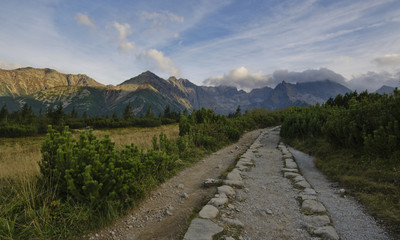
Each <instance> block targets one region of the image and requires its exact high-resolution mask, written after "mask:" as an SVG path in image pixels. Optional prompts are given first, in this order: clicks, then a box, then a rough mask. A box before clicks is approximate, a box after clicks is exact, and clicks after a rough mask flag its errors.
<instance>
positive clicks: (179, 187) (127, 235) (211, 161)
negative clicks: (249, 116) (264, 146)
mask: <svg viewBox="0 0 400 240" xmlns="http://www.w3.org/2000/svg"><path fill="white" fill-rule="evenodd" d="M260 132H261V130H256V131H252V132H248V133H246V134H245V135H244V136H243V137H242V138H241V139H240V140H239V141H238V142H237V143H235V144H232V145H230V146H228V147H225V148H223V149H221V150H219V151H218V152H215V153H213V154H211V155H209V156H207V157H205V158H204V159H202V160H201V161H199V162H198V163H196V164H195V165H193V166H191V167H189V168H186V169H184V170H182V171H181V172H179V173H178V174H177V175H176V176H174V177H172V178H171V179H169V180H168V181H166V182H165V183H163V184H162V185H161V186H159V187H158V188H156V189H154V191H153V192H152V193H151V194H150V196H149V197H148V198H147V199H144V200H143V201H142V202H141V203H140V204H139V205H138V206H137V207H136V208H134V209H132V210H131V211H130V212H129V213H128V214H127V216H125V217H122V218H120V219H118V220H117V221H116V222H115V223H114V224H113V225H112V226H109V227H106V228H105V229H103V230H100V231H98V232H95V233H92V234H89V235H86V236H83V237H82V239H93V240H94V239H96V240H106V239H107V240H109V239H121V240H136V239H140V240H147V239H149V240H150V239H156V240H175V239H179V236H180V234H181V233H182V232H184V231H185V228H186V227H187V222H188V219H189V217H190V216H191V214H192V212H193V209H194V208H195V207H201V206H202V204H204V203H203V201H204V199H205V198H208V197H211V196H212V195H213V194H214V193H215V191H216V187H211V188H204V187H203V180H204V179H206V178H218V177H219V176H220V175H221V174H222V172H223V171H225V169H227V168H228V167H229V166H230V165H232V164H233V163H234V162H235V159H236V157H237V155H240V154H242V153H243V152H245V151H246V150H247V149H248V148H249V147H250V145H251V144H252V143H253V142H254V140H255V139H256V138H257V137H258V136H259V134H260Z"/></svg>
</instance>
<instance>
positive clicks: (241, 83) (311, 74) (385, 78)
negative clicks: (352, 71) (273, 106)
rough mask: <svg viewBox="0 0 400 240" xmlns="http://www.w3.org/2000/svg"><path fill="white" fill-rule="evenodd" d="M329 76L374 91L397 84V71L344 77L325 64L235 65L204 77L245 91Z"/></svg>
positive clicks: (399, 75) (354, 87) (399, 74)
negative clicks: (298, 68) (253, 68)
mask: <svg viewBox="0 0 400 240" xmlns="http://www.w3.org/2000/svg"><path fill="white" fill-rule="evenodd" d="M324 80H330V81H334V82H337V83H340V84H342V85H344V86H346V87H348V88H350V89H352V90H357V91H364V90H368V91H370V92H373V91H376V90H377V89H379V88H380V87H382V85H387V86H391V87H397V86H399V85H400V72H395V73H390V72H380V73H376V72H368V73H365V74H361V75H357V76H353V77H352V78H351V79H346V78H344V77H343V76H342V75H340V74H338V73H335V72H334V71H332V70H330V69H327V68H320V69H308V70H305V71H302V72H294V71H288V70H276V71H274V72H273V73H272V74H271V75H266V74H264V73H262V72H261V71H260V72H255V73H252V72H250V71H249V70H248V69H247V68H246V67H243V66H242V67H239V68H235V69H232V70H230V71H229V73H227V74H224V75H222V76H215V77H211V78H208V79H206V80H204V82H203V83H204V84H205V85H209V86H220V85H225V86H232V87H236V88H238V89H243V90H245V91H250V90H251V89H254V88H261V87H265V86H269V87H275V86H276V85H277V84H279V83H281V82H283V81H285V82H287V83H300V82H315V81H324Z"/></svg>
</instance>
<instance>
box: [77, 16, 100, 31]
mask: <svg viewBox="0 0 400 240" xmlns="http://www.w3.org/2000/svg"><path fill="white" fill-rule="evenodd" d="M75 20H76V21H77V22H78V23H79V24H81V25H85V26H88V27H90V28H92V29H94V28H96V25H94V23H93V22H92V20H90V18H89V16H88V15H86V14H83V13H77V14H76V15H75Z"/></svg>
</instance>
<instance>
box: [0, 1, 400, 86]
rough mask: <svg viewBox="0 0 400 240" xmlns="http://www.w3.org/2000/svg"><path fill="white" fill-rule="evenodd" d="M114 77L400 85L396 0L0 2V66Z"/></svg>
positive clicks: (399, 4) (110, 80)
mask: <svg viewBox="0 0 400 240" xmlns="http://www.w3.org/2000/svg"><path fill="white" fill-rule="evenodd" d="M25 66H31V67H37V68H53V69H55V70H57V71H60V72H63V73H73V74H77V73H82V74H86V75H88V76H90V77H92V78H94V79H95V80H97V81H98V82H100V83H103V84H112V85H117V84H119V83H122V82H123V81H125V80H127V79H130V78H132V77H134V76H136V75H138V74H140V73H142V72H144V71H147V70H150V71H152V72H154V73H155V74H157V75H159V76H160V77H163V78H168V77H169V76H176V77H181V78H186V79H189V80H190V81H192V82H193V83H195V84H197V85H221V84H222V85H230V86H236V87H238V88H239V89H244V90H246V91H249V90H251V89H253V88H258V87H264V86H271V87H273V86H274V85H276V84H277V83H279V82H280V81H283V80H285V81H286V82H301V81H313V80H315V81H316V80H325V79H327V78H329V79H331V80H334V81H337V82H339V83H343V84H345V85H346V86H348V87H351V88H352V89H368V90H376V89H377V88H379V87H380V86H381V85H382V84H387V85H391V86H398V85H399V83H400V73H399V72H400V1H398V0H379V1H377V0H246V1H243V0H180V1H178V0H175V1H174V0H170V1H163V0H145V1H129V0H112V1H111V0H109V1H106V0H96V1H92V0H0V68H3V69H14V68H18V67H25Z"/></svg>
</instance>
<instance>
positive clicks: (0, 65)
mask: <svg viewBox="0 0 400 240" xmlns="http://www.w3.org/2000/svg"><path fill="white" fill-rule="evenodd" d="M21 67H23V66H22V65H21V64H19V63H8V62H4V61H1V60H0V68H1V69H5V70H12V69H16V68H21Z"/></svg>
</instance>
